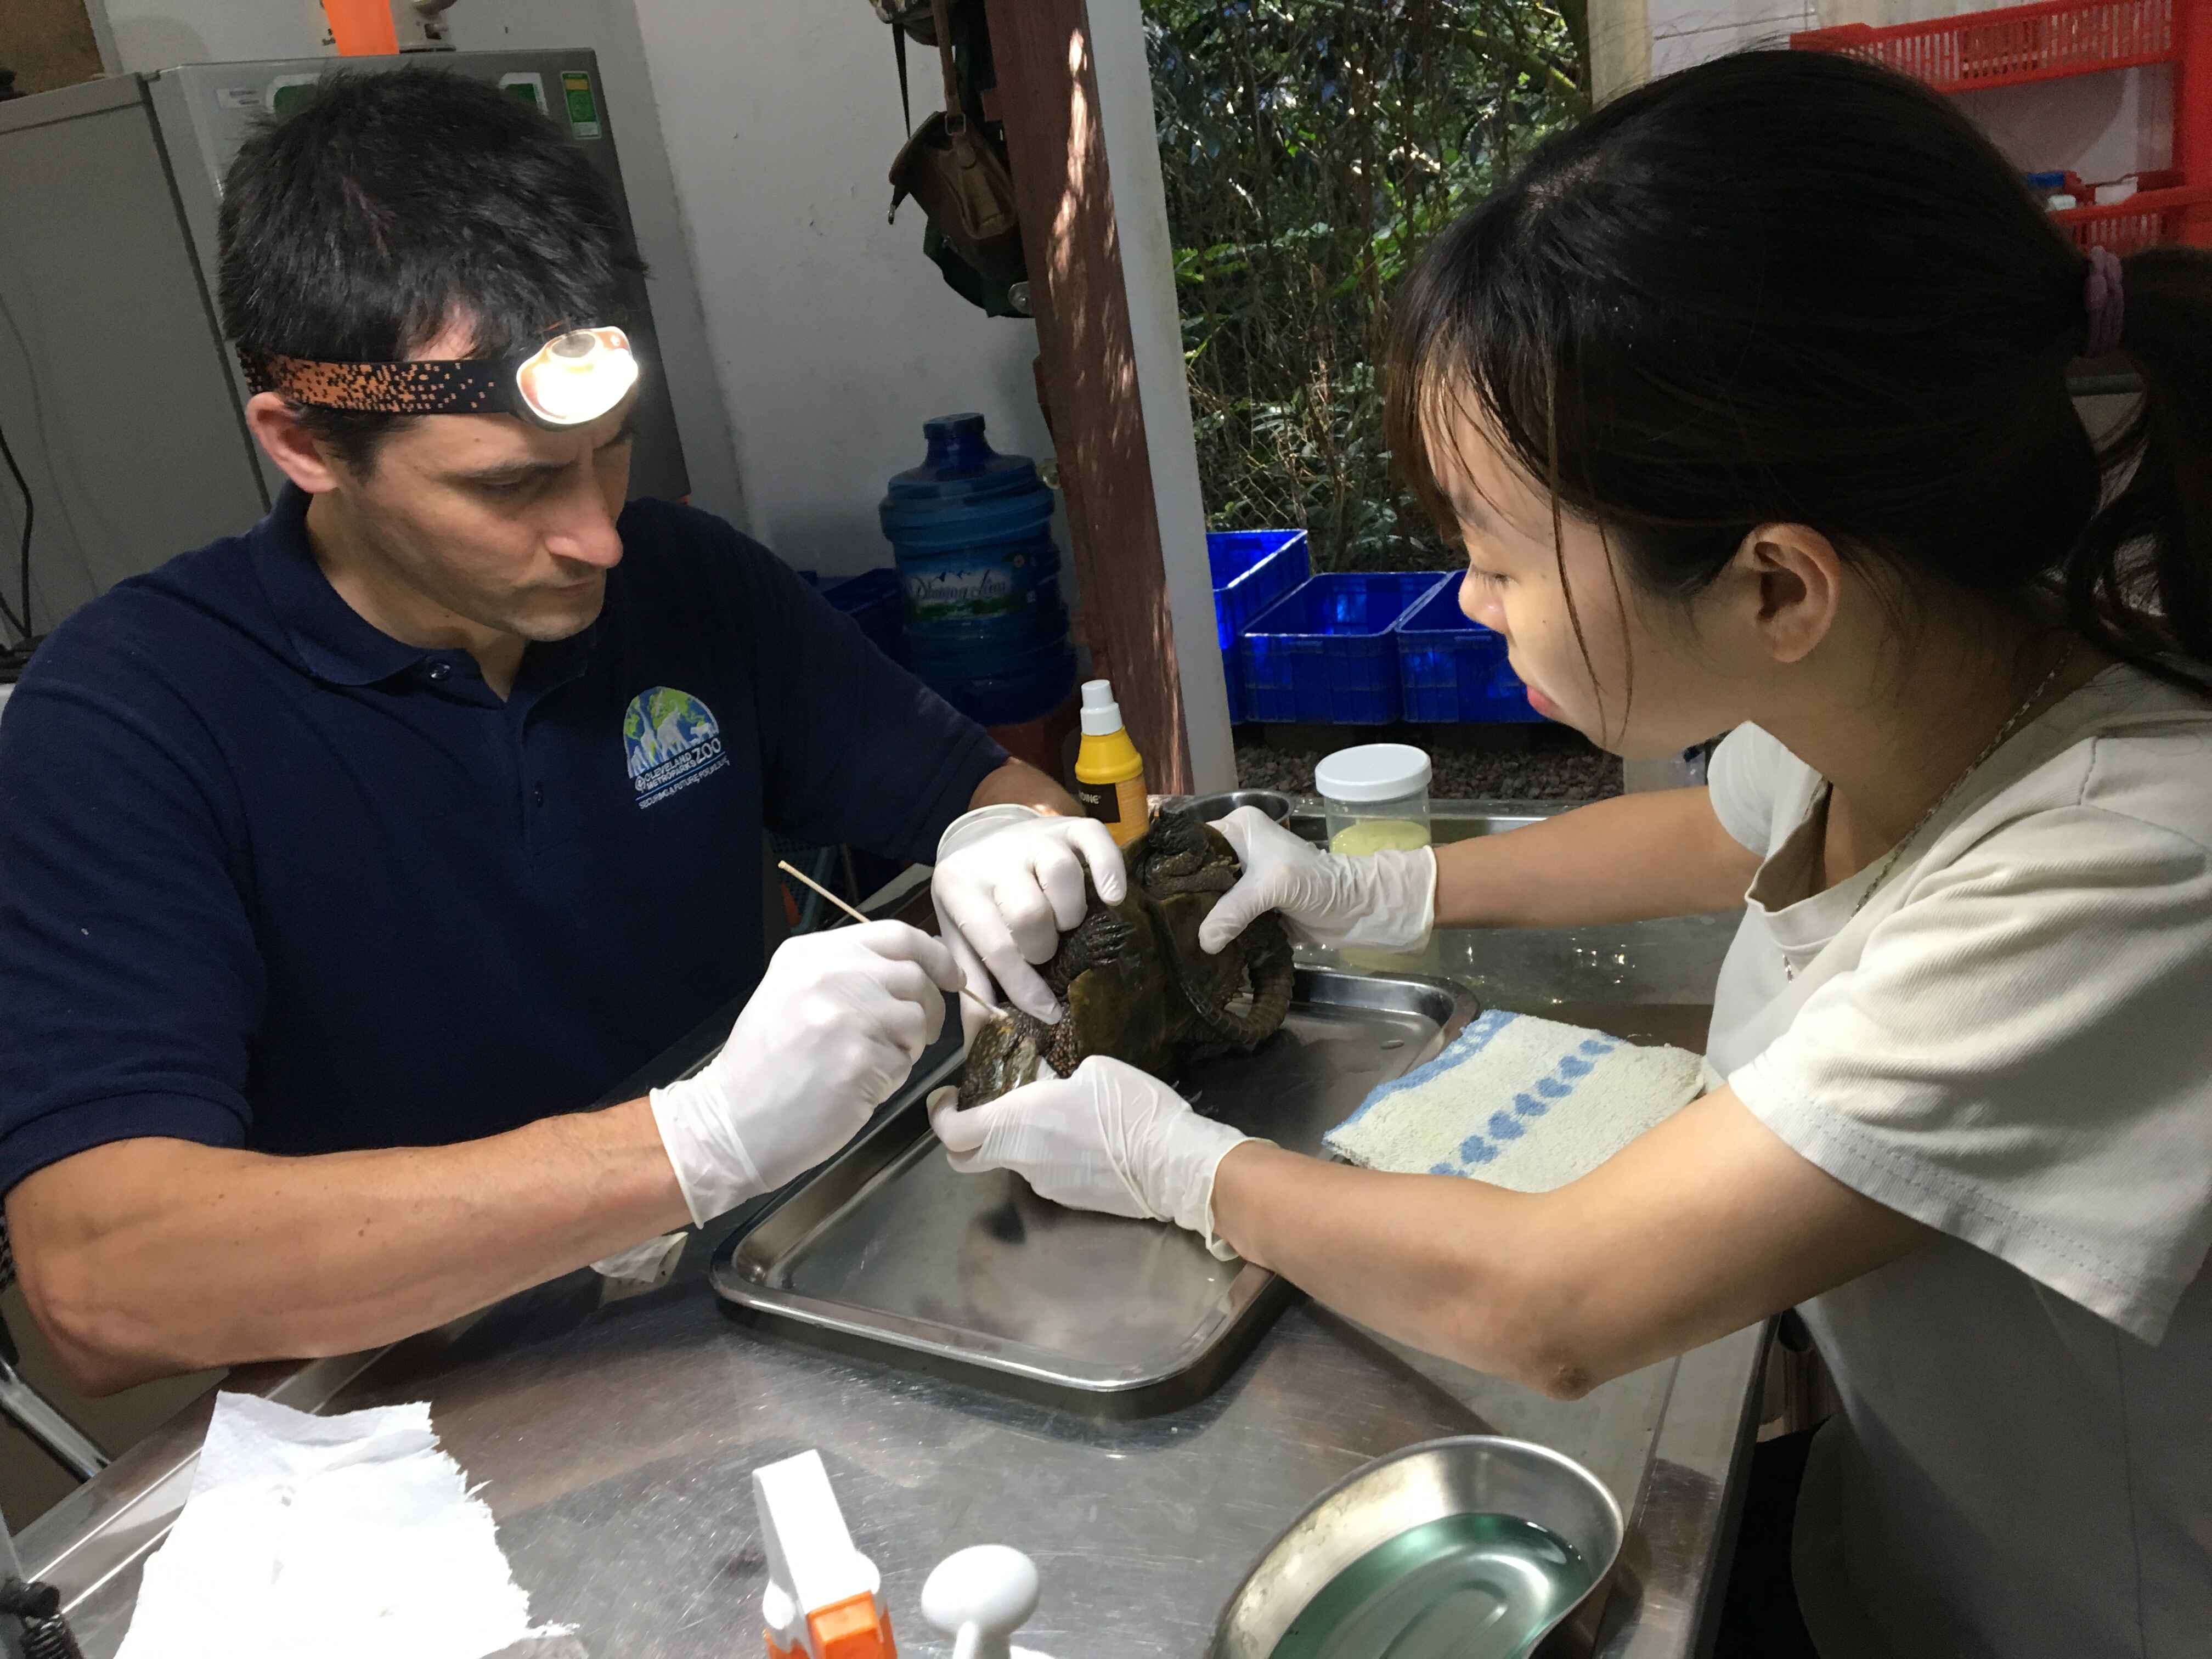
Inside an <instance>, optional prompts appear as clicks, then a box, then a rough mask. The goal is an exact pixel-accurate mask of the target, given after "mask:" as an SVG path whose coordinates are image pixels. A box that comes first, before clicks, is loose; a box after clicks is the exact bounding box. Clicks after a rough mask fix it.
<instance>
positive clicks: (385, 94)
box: [220, 66, 645, 471]
mask: <svg viewBox="0 0 2212 1659" xmlns="http://www.w3.org/2000/svg"><path fill="white" fill-rule="evenodd" d="M220 247H221V257H220V279H221V295H220V298H221V303H222V320H223V328H224V331H226V332H227V333H228V335H229V337H230V339H231V341H232V343H234V345H236V346H237V347H238V348H239V349H240V351H242V352H246V353H258V352H276V353H283V354H284V355H286V356H295V357H307V358H315V359H319V360H323V361H326V362H398V361H400V360H401V359H403V358H404V357H405V356H407V355H408V354H409V353H410V352H412V351H416V350H419V349H421V348H422V345H423V344H424V343H426V342H428V341H429V340H432V339H435V337H437V336H438V334H439V333H440V332H441V331H443V330H444V329H445V328H446V326H447V325H448V324H449V323H452V322H454V321H456V320H460V321H465V322H466V323H467V325H469V327H470V329H471V333H472V336H473V339H472V343H471V349H470V352H469V355H470V356H472V357H500V356H506V355H507V353H509V352H512V351H515V350H519V349H522V348H524V347H526V346H527V345H529V344H532V343H535V342H537V341H538V340H541V339H543V338H544V337H545V335H546V332H547V331H549V330H550V329H553V328H556V327H559V326H561V325H583V324H590V323H605V322H614V321H617V320H619V313H620V311H621V310H622V307H623V294H624V291H625V289H626V288H627V287H628V285H629V277H630V276H631V275H632V274H633V273H641V272H642V271H643V270H644V268H645V267H644V265H643V264H641V262H640V260H639V259H638V258H637V255H636V252H635V250H634V249H633V248H632V247H631V246H630V244H629V237H628V235H627V234H626V233H625V231H624V228H623V222H622V215H621V211H620V210H619V209H618V208H617V204H616V202H615V198H614V196H613V193H612V192H611V191H610V190H609V189H608V188H607V185H606V184H605V181H604V180H603V179H601V178H600V177H599V174H598V173H595V172H593V171H592V166H591V164H590V162H588V161H586V160H585V159H584V157H583V156H582V155H580V153H579V152H578V150H577V149H576V148H575V146H574V145H573V144H571V143H568V141H567V140H566V139H565V138H564V137H562V135H561V132H560V131H559V130H558V129H557V128H556V127H555V126H554V125H553V124H552V123H551V122H550V121H549V120H547V119H546V118H544V116H543V115H541V114H539V113H538V111H537V110H536V109H534V108H533V107H532V106H530V105H528V104H526V103H524V102H522V101H521V100H519V99H517V98H514V97H513V96H511V95H509V94H506V93H503V92H501V91H499V90H497V89H496V88H492V87H489V86H487V85H485V84H483V82H477V81H470V80H465V79H463V78H462V77H461V76H458V75H453V74H450V73H448V72H447V71H445V70H438V69H431V68H426V67H415V66H410V67H408V68H404V69H398V70H381V71H379V70H339V71H337V72H334V73H332V74H331V75H329V76H325V77H324V79H323V81H322V82H321V84H320V85H319V88H317V90H316V92H315V94H314V96H313V98H312V99H311V100H309V101H308V102H307V104H305V105H304V106H301V108H300V109H298V110H296V111H295V112H293V113H292V114H290V115H289V116H286V117H284V118H282V119H280V120H276V121H273V122H270V123H268V124H265V125H263V126H262V127H260V128H259V129H258V131H255V132H254V133H253V134H252V136H251V137H249V138H248V139H247V140H246V143H245V145H244V146H243V147H242V148H241V149H240V151H239V153H238V159H237V160H236V161H233V162H232V163H231V165H230V171H229V173H228V174H227V175H225V178H224V180H223V197H222V216H221V219H220ZM305 418H306V420H307V423H308V427H309V429H310V430H311V431H313V433H314V434H315V435H316V436H317V438H318V439H319V440H320V441H322V442H323V443H324V444H325V445H326V446H327V447H329V448H330V449H331V452H332V453H334V454H336V455H337V458H338V459H341V460H343V461H344V462H345V463H346V464H347V465H349V466H350V467H352V468H354V469H355V470H356V471H365V470H366V469H367V467H368V465H369V464H370V463H371V462H372V461H373V460H374V455H375V451H376V447H377V445H378V444H379V443H380V441H382V440H383V439H384V438H385V437H386V436H387V435H390V434H391V433H392V432H393V431H395V430H397V429H398V428H400V427H402V426H404V425H405V424H406V423H407V422H409V421H410V419H411V418H413V417H411V416H404V415H386V414H370V413H362V412H358V411H349V410H319V409H317V410H307V411H306V412H305Z"/></svg>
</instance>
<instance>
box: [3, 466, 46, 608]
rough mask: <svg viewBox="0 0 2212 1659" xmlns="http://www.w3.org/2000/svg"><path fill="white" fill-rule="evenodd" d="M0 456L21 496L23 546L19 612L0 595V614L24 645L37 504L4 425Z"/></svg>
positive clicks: (18, 562) (18, 561) (19, 566)
mask: <svg viewBox="0 0 2212 1659" xmlns="http://www.w3.org/2000/svg"><path fill="white" fill-rule="evenodd" d="M0 459H4V460H5V461H6V462H7V463H8V471H9V472H10V473H11V474H13V475H14V477H15V488H16V489H18V490H19V491H21V494H22V497H23V545H22V549H21V552H20V553H19V554H18V555H17V556H16V566H17V570H18V579H19V580H20V581H21V591H22V596H23V614H22V615H21V616H20V617H19V616H17V615H16V614H15V609H14V607H12V606H11V605H9V603H8V601H7V599H4V598H0V617H5V618H6V619H7V623H8V626H9V627H10V628H12V629H15V632H16V633H17V635H20V636H21V639H22V641H23V642H24V643H25V644H28V643H29V642H30V639H31V525H32V522H33V519H34V518H35V517H36V515H37V513H38V507H37V505H36V504H35V503H34V502H33V501H32V499H31V486H30V485H29V483H27V482H26V481H25V480H24V477H23V469H22V468H21V467H20V466H18V465H15V451H14V450H12V449H10V448H9V447H8V428H6V427H4V426H0Z"/></svg>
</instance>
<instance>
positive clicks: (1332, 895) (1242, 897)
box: [1198, 806, 1437, 954]
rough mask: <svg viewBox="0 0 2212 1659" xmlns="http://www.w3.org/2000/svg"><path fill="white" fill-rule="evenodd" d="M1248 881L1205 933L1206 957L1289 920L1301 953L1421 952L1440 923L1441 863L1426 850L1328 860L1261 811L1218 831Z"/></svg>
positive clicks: (1203, 927) (1201, 933)
mask: <svg viewBox="0 0 2212 1659" xmlns="http://www.w3.org/2000/svg"><path fill="white" fill-rule="evenodd" d="M1213 827H1214V828H1215V829H1218V830H1219V831H1220V832H1221V835H1222V838H1223V839H1224V840H1225V841H1226V842H1228V843H1229V844H1230V845H1231V847H1233V848H1236V849H1237V857H1238V858H1239V859H1240V860H1243V865H1244V873H1243V876H1242V877H1240V878H1238V880H1237V884H1236V885H1235V886H1234V887H1232V888H1231V889H1230V890H1228V891H1227V892H1225V893H1224V894H1223V895H1222V896H1221V902H1220V903H1218V904H1217V905H1215V906H1214V907H1213V908H1212V911H1210V912H1209V913H1208V914H1207V915H1206V920H1205V921H1202V922H1200V923H1199V925H1198V943H1199V947H1200V949H1201V950H1204V951H1209V952H1212V953H1216V954H1218V952H1219V951H1221V949H1222V947H1223V946H1225V945H1227V944H1228V943H1229V941H1230V940H1231V939H1235V938H1236V937H1237V935H1238V934H1239V933H1243V931H1244V930H1245V929H1246V928H1247V927H1250V926H1251V925H1252V923H1253V921H1255V920H1256V919H1257V918H1259V917H1260V916H1262V915H1266V914H1267V912H1268V911H1270V910H1277V911H1280V912H1281V913H1282V917H1283V920H1284V921H1285V923H1287V924H1288V925H1289V927H1290V930H1291V938H1292V939H1294V940H1296V941H1297V943H1299V944H1301V945H1372V946H1375V947H1376V948H1378V949H1381V950H1385V951H1413V950H1418V949H1419V948H1420V946H1421V945H1423V944H1424V943H1425V941H1426V940H1427V939H1428V937H1429V929H1430V928H1431V927H1433V926H1434V925H1435V922H1436V915H1437V855H1436V854H1435V853H1434V852H1432V851H1431V850H1430V849H1429V848H1425V847H1423V848H1419V849H1417V850H1415V851H1413V852H1400V851H1395V850H1389V851H1384V852H1381V853H1362V854H1358V855H1357V856H1351V855H1347V854H1340V853H1324V852H1322V850H1321V849H1320V848H1316V847H1314V846H1312V845H1311V844H1310V843H1309V842H1305V841H1303V840H1301V839H1300V838H1299V837H1298V836H1294V835H1292V834H1291V832H1290V831H1289V830H1287V829H1284V828H1283V826H1282V825H1281V824H1279V823H1276V822H1275V821H1274V820H1273V818H1271V817H1268V816H1267V814H1266V813H1265V812H1262V811H1261V810H1260V809H1259V808H1258V807H1256V806H1240V807H1238V808H1237V810H1236V811H1233V812H1231V814H1230V815H1229V816H1228V817H1225V818H1223V819H1221V820H1220V821H1219V822H1218V823H1215V824H1214V826H1213Z"/></svg>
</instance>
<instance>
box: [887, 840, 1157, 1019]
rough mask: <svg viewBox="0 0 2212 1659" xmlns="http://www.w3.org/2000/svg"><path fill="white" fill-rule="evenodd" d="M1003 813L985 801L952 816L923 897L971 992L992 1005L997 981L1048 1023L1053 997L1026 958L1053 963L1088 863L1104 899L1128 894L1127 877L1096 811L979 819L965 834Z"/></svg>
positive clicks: (1055, 1004) (1053, 1015)
mask: <svg viewBox="0 0 2212 1659" xmlns="http://www.w3.org/2000/svg"><path fill="white" fill-rule="evenodd" d="M1003 810H1004V809H1002V808H995V807H986V808H983V809H981V812H978V813H973V814H969V816H968V817H961V818H956V819H955V820H953V823H952V827H951V829H947V830H946V831H945V838H944V840H943V841H941V842H939V844H938V860H937V873H936V874H935V875H934V876H933V877H932V878H931V879H930V884H929V896H930V897H931V899H932V900H933V901H934V902H935V903H936V905H937V923H938V927H939V931H940V932H941V933H943V935H944V939H945V944H946V945H950V946H951V950H952V957H953V960H954V961H956V962H957V963H959V964H960V972H961V975H962V977H963V979H964V980H965V981H966V982H967V989H968V994H969V997H971V998H973V999H974V1000H975V1001H976V1002H978V1003H980V1004H981V1005H982V1006H985V1007H987V1008H995V1007H997V1006H999V1000H998V996H997V994H996V992H994V989H993V987H992V981H994V980H995V981H997V982H998V987H999V989H1001V990H1004V991H1005V992H1006V996H1007V998H1008V1000H1011V1001H1012V1003H1013V1005H1014V1006H1016V1007H1017V1008H1019V1009H1021V1010H1022V1011H1023V1012H1024V1013H1029V1014H1034V1015H1035V1016H1036V1018H1039V1019H1041V1020H1042V1021H1044V1022H1045V1024H1048V1025H1050V1024H1054V1023H1056V1022H1057V1021H1058V1020H1059V1018H1060V1001H1059V999H1057V998H1056V997H1054V995H1053V994H1052V987H1050V986H1048V985H1047V984H1046V983H1045V982H1044V976H1043V975H1042V974H1040V973H1038V972H1037V970H1036V967H1035V966H1034V965H1033V964H1035V963H1042V962H1048V961H1050V960H1051V958H1052V953H1053V952H1054V951H1056V950H1058V949H1059V948H1060V935H1061V934H1062V933H1066V932H1068V931H1069V930H1070V929H1071V928H1073V927H1074V926H1075V925H1076V924H1077V923H1078V922H1079V921H1082V920H1083V913H1084V911H1085V908H1086V907H1087V904H1088V901H1087V900H1086V899H1085V896H1084V891H1083V872H1084V868H1085V866H1086V865H1087V866H1089V867H1090V871H1091V881H1092V882H1093V884H1096V885H1097V889H1098V896H1099V897H1100V898H1101V899H1102V900H1103V901H1104V902H1106V903H1108V904H1119V903H1120V902H1121V901H1122V899H1124V898H1125V897H1127V896H1128V891H1129V879H1128V876H1127V872H1125V871H1124V870H1123V869H1122V867H1121V848H1118V847H1116V846H1115V844H1114V837H1113V836H1112V835H1111V834H1109V832H1108V830H1107V828H1106V826H1105V825H1104V824H1103V823H1099V822H1098V821H1097V819H1096V818H1054V817H1045V816H1044V814H1042V813H1041V812H1038V813H1032V814H1030V816H1029V817H1012V819H1011V821H1006V820H1000V819H996V818H994V819H991V820H987V822H986V823H985V824H984V825H982V826H980V827H981V829H982V830H983V832H982V833H980V834H976V835H974V836H963V829H964V828H966V827H967V826H968V825H969V823H970V822H971V820H973V819H975V818H979V817H982V815H983V814H984V813H992V814H996V813H1000V812H1001V811H1003Z"/></svg>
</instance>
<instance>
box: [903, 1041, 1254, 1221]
mask: <svg viewBox="0 0 2212 1659" xmlns="http://www.w3.org/2000/svg"><path fill="white" fill-rule="evenodd" d="M958 1099H959V1091H957V1090H955V1089H939V1090H938V1091H936V1092H935V1093H934V1094H933V1095H931V1096H930V1097H929V1126H930V1127H931V1128H933V1129H934V1130H936V1131H937V1138H938V1139H939V1140H941V1141H943V1142H944V1143H945V1151H946V1152H950V1153H951V1155H952V1167H953V1168H954V1169H956V1170H959V1171H960V1173H961V1174H963V1175H976V1174H980V1173H981V1171H983V1170H1012V1171H1013V1172H1014V1173H1015V1174H1016V1175H1018V1176H1021V1177H1022V1179H1023V1180H1024V1181H1026V1182H1029V1183H1030V1186H1031V1187H1033V1188H1036V1194H1037V1196H1038V1197H1040V1198H1047V1199H1050V1200H1052V1201H1053V1202H1054V1203H1055V1204H1065V1205H1066V1206H1069V1207H1070V1208H1072V1209H1078V1210H1103V1211H1104V1212H1106V1213H1107V1214H1108V1215H1127V1216H1141V1217H1144V1218H1147V1219H1149V1220H1153V1221H1172V1222H1174V1223H1175V1224H1176V1225H1177V1226H1178V1227H1188V1229H1189V1230H1190V1231H1193V1232H1194V1233H1196V1234H1198V1235H1199V1237H1201V1238H1203V1239H1205V1241H1206V1249H1209V1250H1211V1251H1212V1252H1213V1254H1214V1255H1217V1256H1218V1257H1219V1258H1220V1259H1221V1260H1222V1261H1228V1260H1230V1259H1231V1257H1232V1256H1234V1255H1236V1254H1237V1253H1236V1252H1235V1251H1234V1250H1232V1249H1230V1248H1229V1247H1228V1246H1227V1245H1226V1244H1224V1243H1222V1242H1221V1241H1220V1240H1219V1239H1218V1238H1216V1237H1214V1234H1213V1172H1214V1170H1216V1169H1217V1168H1218V1166H1219V1164H1220V1163H1221V1160H1222V1159H1223V1158H1225V1157H1226V1156H1228V1154H1229V1152H1231V1150H1232V1149H1233V1148H1235V1147H1237V1146H1242V1145H1243V1144H1244V1142H1246V1141H1248V1140H1250V1139H1253V1138H1254V1137H1252V1136H1250V1135H1248V1134H1244V1133H1242V1132H1240V1131H1238V1130H1236V1129H1232V1128H1231V1127H1229V1126H1228V1125H1227V1124H1225V1123H1216V1122H1214V1121H1212V1119H1211V1118H1203V1117H1200V1115H1198V1114H1197V1113H1196V1112H1194V1111H1193V1110H1191V1109H1190V1107H1189V1105H1188V1103H1186V1102H1185V1101H1184V1100H1183V1098H1182V1096H1180V1095H1178V1094H1177V1093H1176V1091H1174V1090H1172V1089H1170V1088H1169V1087H1168V1085H1166V1084H1164V1083H1162V1082H1161V1081H1160V1080H1159V1079H1157V1078H1154V1077H1152V1076H1149V1075H1147V1074H1146V1073H1143V1072H1140V1071H1139V1070H1138V1069H1137V1068H1136V1067H1135V1066H1130V1065H1126V1064H1124V1063H1123V1062H1122V1061H1121V1060H1108V1059H1106V1058H1105V1057H1104V1056H1103V1055H1099V1054H1093V1055H1092V1056H1091V1058H1090V1059H1089V1060H1085V1061H1084V1062H1083V1063H1082V1064H1081V1065H1080V1066H1077V1067H1076V1068H1075V1075H1074V1076H1073V1077H1067V1078H1057V1077H1053V1078H1047V1079H1045V1080H1044V1081H1043V1082H1042V1083H1032V1084H1030V1085H1027V1086H1025V1087H1024V1088H1019V1089H1016V1090H1013V1091H1010V1092H1009V1093H1006V1094H1003V1095H1000V1097H998V1098H997V1099H996V1100H993V1101H987V1102H985V1103H983V1104H982V1105H981V1106H976V1107H971V1108H970V1109H969V1110H967V1111H964V1112H963V1111H962V1110H961V1109H959V1107H958V1105H957V1101H958Z"/></svg>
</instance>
